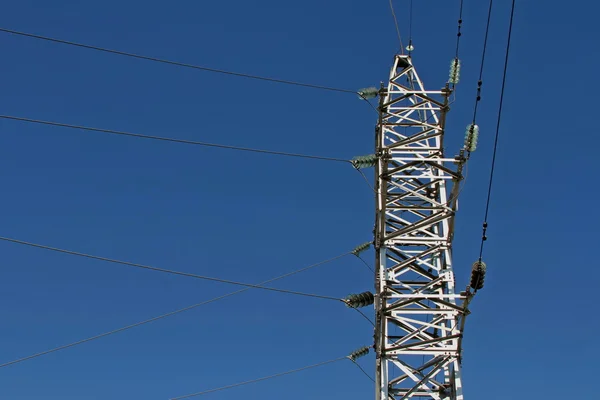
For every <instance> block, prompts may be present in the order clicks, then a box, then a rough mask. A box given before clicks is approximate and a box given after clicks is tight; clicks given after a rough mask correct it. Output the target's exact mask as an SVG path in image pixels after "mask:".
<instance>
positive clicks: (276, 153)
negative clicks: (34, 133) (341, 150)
mask: <svg viewBox="0 0 600 400" xmlns="http://www.w3.org/2000/svg"><path fill="white" fill-rule="evenodd" d="M0 118H3V119H8V120H13V121H21V122H28V123H34V124H41V125H50V126H58V127H61V128H69V129H80V130H84V131H91V132H102V133H110V134H114V135H121V136H129V137H135V138H140V139H151V140H160V141H164V142H173V143H182V144H191V145H196V146H203V147H216V148H220V149H227V150H236V151H246V152H253V153H262V154H271V155H277V156H285V157H297V158H306V159H313V160H322V161H334V162H343V163H351V161H350V160H345V159H342V158H333V157H321V156H315V155H310V154H298V153H288V152H283V151H272V150H263V149H254V148H248V147H239V146H229V145H224V144H216V143H208V142H199V141H194V140H185V139H175V138H169V137H163V136H152V135H144V134H141V133H133V132H125V131H117V130H113V129H104V128H93V127H89V126H82V125H72V124H65V123H61V122H52V121H43V120H36V119H32V118H24V117H16V116H12V115H0Z"/></svg>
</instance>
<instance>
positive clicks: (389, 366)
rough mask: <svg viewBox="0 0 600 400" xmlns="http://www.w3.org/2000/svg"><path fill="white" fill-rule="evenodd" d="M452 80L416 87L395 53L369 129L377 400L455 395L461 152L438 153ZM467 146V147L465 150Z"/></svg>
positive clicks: (409, 68) (460, 298) (460, 316)
mask: <svg viewBox="0 0 600 400" xmlns="http://www.w3.org/2000/svg"><path fill="white" fill-rule="evenodd" d="M450 94H451V89H450V87H449V85H446V87H445V88H443V89H441V90H437V91H428V90H425V88H424V87H423V83H422V82H421V80H420V78H419V76H418V74H417V71H416V69H415V67H414V66H413V64H412V60H411V57H410V56H406V55H397V56H395V59H394V66H393V67H392V69H391V72H390V78H389V81H388V82H387V87H385V85H383V84H382V87H381V90H380V92H379V95H380V103H379V112H380V116H379V121H378V124H377V129H376V156H377V164H376V165H375V170H376V175H375V180H376V192H377V195H376V196H377V197H376V224H375V251H376V265H377V271H376V282H375V290H376V293H375V294H376V296H375V310H376V328H375V350H376V354H377V379H376V399H377V400H388V399H408V398H411V397H414V398H426V399H451V400H455V399H458V400H461V399H463V395H462V382H461V373H460V356H461V354H460V353H461V351H460V349H461V329H462V327H461V325H462V324H464V315H465V311H464V310H465V306H466V305H465V304H464V303H465V300H467V301H466V302H467V303H468V299H470V296H471V294H470V291H468V292H463V293H462V294H456V293H455V288H454V286H455V284H454V274H453V271H452V257H451V255H452V254H451V248H452V236H453V220H454V215H455V211H456V204H457V196H458V192H459V191H458V187H459V182H460V180H461V179H462V176H461V172H462V168H463V164H464V162H465V157H464V153H465V150H464V149H463V150H461V151H460V152H459V155H458V156H456V157H452V158H445V155H444V148H443V144H444V123H445V117H446V113H447V111H448V97H449V95H450ZM467 148H468V146H467Z"/></svg>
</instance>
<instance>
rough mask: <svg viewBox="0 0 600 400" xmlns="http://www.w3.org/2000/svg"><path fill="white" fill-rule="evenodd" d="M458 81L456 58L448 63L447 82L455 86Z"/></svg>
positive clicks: (458, 70)
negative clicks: (448, 74)
mask: <svg viewBox="0 0 600 400" xmlns="http://www.w3.org/2000/svg"><path fill="white" fill-rule="evenodd" d="M459 80H460V60H459V59H458V58H454V59H452V61H451V62H450V79H448V82H449V83H453V84H457V83H458V81H459Z"/></svg>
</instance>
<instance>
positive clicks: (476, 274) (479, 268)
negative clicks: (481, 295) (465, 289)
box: [470, 261, 487, 290]
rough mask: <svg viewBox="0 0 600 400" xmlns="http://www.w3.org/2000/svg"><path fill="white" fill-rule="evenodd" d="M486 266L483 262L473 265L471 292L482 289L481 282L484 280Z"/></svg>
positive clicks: (476, 262)
mask: <svg viewBox="0 0 600 400" xmlns="http://www.w3.org/2000/svg"><path fill="white" fill-rule="evenodd" d="M486 269H487V266H486V265H485V263H484V262H483V261H475V262H474V263H473V269H472V270H471V284H470V286H471V288H472V289H473V290H479V289H481V288H483V281H484V279H485V271H486Z"/></svg>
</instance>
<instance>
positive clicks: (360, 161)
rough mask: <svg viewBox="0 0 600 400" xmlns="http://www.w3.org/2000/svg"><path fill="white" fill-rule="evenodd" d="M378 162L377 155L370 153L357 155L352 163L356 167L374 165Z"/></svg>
mask: <svg viewBox="0 0 600 400" xmlns="http://www.w3.org/2000/svg"><path fill="white" fill-rule="evenodd" d="M375 164H377V156H376V155H375V154H369V155H368V156H357V157H354V158H353V159H352V165H354V168H356V169H362V168H368V167H374V166H375Z"/></svg>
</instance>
